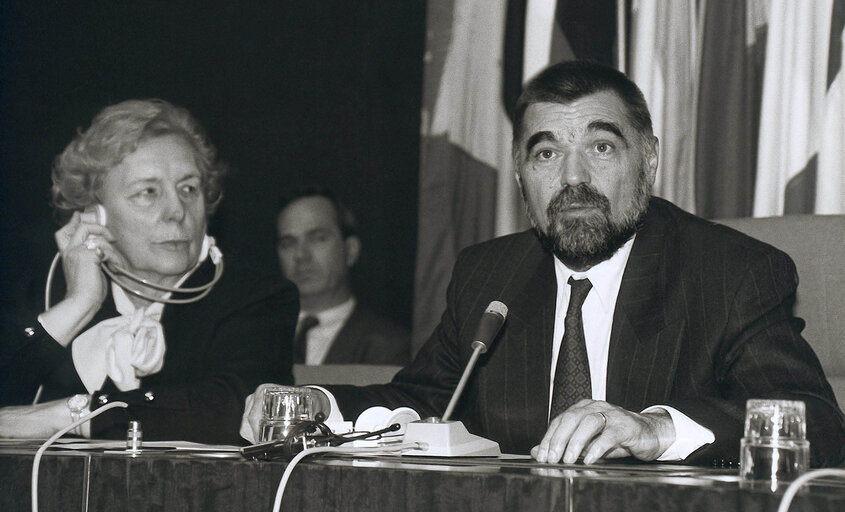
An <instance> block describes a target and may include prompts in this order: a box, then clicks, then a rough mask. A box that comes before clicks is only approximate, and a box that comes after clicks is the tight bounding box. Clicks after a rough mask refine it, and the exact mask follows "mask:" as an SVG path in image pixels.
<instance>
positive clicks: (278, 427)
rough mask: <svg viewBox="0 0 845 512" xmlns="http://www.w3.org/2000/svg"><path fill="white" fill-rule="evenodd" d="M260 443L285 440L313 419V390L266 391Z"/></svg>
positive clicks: (295, 388)
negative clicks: (304, 423)
mask: <svg viewBox="0 0 845 512" xmlns="http://www.w3.org/2000/svg"><path fill="white" fill-rule="evenodd" d="M263 400H264V402H263V414H262V417H261V421H259V427H260V431H259V437H258V442H260V443H265V442H268V441H274V440H279V439H285V438H286V437H287V436H288V435H289V434H290V432H291V430H293V429H294V427H296V426H297V425H300V424H302V423H303V422H305V421H308V420H310V419H311V417H312V409H313V407H312V396H311V389H309V388H298V387H292V386H273V387H268V388H266V389H265V390H264V398H263Z"/></svg>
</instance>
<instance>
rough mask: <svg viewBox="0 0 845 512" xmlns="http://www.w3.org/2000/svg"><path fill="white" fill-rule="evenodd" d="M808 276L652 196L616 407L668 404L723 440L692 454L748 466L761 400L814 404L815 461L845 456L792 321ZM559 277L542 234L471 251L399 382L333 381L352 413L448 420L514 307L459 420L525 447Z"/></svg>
mask: <svg viewBox="0 0 845 512" xmlns="http://www.w3.org/2000/svg"><path fill="white" fill-rule="evenodd" d="M796 286H797V275H796V271H795V266H794V264H793V263H792V260H791V259H790V258H789V257H788V256H787V255H786V254H784V253H782V252H780V251H778V250H777V249H775V248H773V247H771V246H769V245H766V244H764V243H762V242H759V241H756V240H754V239H751V238H749V237H747V236H745V235H743V234H740V233H738V232H736V231H734V230H731V229H729V228H727V227H724V226H719V225H716V224H714V223H711V222H709V221H706V220H704V219H700V218H697V217H695V216H692V215H690V214H688V213H686V212H683V211H682V210H680V209H678V208H677V207H675V206H674V205H672V204H670V203H668V202H666V201H664V200H662V199H657V198H655V199H652V201H651V204H650V207H649V211H648V213H647V215H646V218H645V220H644V222H643V225H642V226H641V228H640V229H639V231H638V234H637V238H636V241H635V242H634V246H633V248H632V252H631V256H630V259H629V260H628V264H627V266H626V268H625V272H624V275H623V278H622V284H621V287H620V290H619V296H618V299H617V305H616V310H615V313H614V318H613V327H612V331H611V338H610V353H609V360H608V376H607V401H608V402H610V403H613V404H616V405H620V406H622V407H624V408H626V409H629V410H632V411H637V412H638V411H640V410H642V409H644V408H646V407H648V406H651V405H660V404H662V405H669V406H672V407H675V408H677V409H678V410H680V411H681V412H683V413H685V414H687V415H688V416H689V417H690V418H692V419H693V420H694V421H696V422H698V423H699V424H701V425H704V426H706V427H707V428H709V429H711V430H712V431H713V433H714V434H715V436H716V441H715V443H713V444H711V445H707V446H705V447H702V448H700V449H699V450H697V451H696V452H694V453H693V454H692V455H691V456H690V457H688V458H687V462H694V463H705V464H709V463H710V462H711V461H713V460H719V459H724V460H736V459H737V457H738V454H739V439H740V438H741V437H742V431H743V420H744V409H745V401H746V400H747V399H749V398H782V399H796V400H803V401H805V402H806V404H807V418H808V438H809V439H810V442H811V458H812V463H813V464H814V465H829V464H834V463H838V462H839V461H842V460H843V459H845V421H843V416H842V413H841V412H840V410H839V409H838V407H837V405H836V402H835V398H834V396H833V392H832V391H831V388H830V386H829V384H828V383H827V381H826V380H825V378H824V375H823V372H822V369H821V366H820V365H819V362H818V359H817V358H816V356H815V355H814V354H813V352H812V350H811V348H810V347H809V345H808V344H807V343H806V342H805V341H804V339H802V338H801V336H800V331H801V329H802V328H803V321H802V320H800V319H796V318H794V317H793V316H792V305H793V302H794V298H795V289H796ZM556 288H557V283H556V280H555V275H554V268H553V258H552V256H551V255H550V254H548V253H546V252H545V251H544V250H543V249H542V247H541V245H540V244H539V242H538V240H537V238H536V236H535V235H534V234H533V233H532V232H524V233H519V234H515V235H510V236H506V237H502V238H498V239H495V240H492V241H489V242H485V243H482V244H479V245H476V246H473V247H470V248H468V249H466V250H464V251H463V252H462V253H461V255H460V256H459V258H458V261H457V263H456V265H455V269H454V272H453V276H452V281H451V283H450V285H449V289H448V296H447V308H446V311H445V312H444V314H443V317H442V319H441V322H440V324H439V325H438V326H437V328H436V329H435V331H434V333H433V334H432V336H431V338H430V339H429V341H428V342H427V343H426V345H425V346H424V347H423V348H422V350H421V351H420V353H419V354H418V355H417V357H416V359H415V360H414V362H413V363H412V364H411V365H410V366H409V367H407V368H405V369H404V370H402V371H401V372H400V373H399V374H397V376H396V377H395V379H394V380H393V382H392V383H391V384H388V385H385V386H370V387H367V388H363V389H357V390H356V389H354V388H349V387H330V388H329V389H330V391H332V392H333V393H334V394H335V396H336V398H337V399H338V403H339V406H340V409H341V412H343V414H344V415H345V416H347V417H355V416H356V415H357V414H359V413H360V412H361V411H362V410H363V409H365V408H366V407H368V406H370V405H373V404H383V405H386V406H388V407H397V406H401V405H410V406H412V407H415V408H417V410H418V411H419V412H420V413H421V414H422V415H423V416H426V415H433V416H440V415H441V414H442V413H443V411H444V409H445V408H446V405H447V403H448V400H449V397H450V394H451V392H452V390H453V389H454V388H455V386H456V385H457V382H458V380H459V378H460V376H461V372H462V371H463V368H464V365H465V364H466V362H467V361H468V359H469V356H470V354H471V346H470V345H471V342H472V336H473V333H474V330H475V326H476V324H477V323H478V320H479V318H480V316H481V314H482V312H483V311H484V309H485V307H486V306H487V304H488V303H489V302H490V301H492V300H500V301H502V302H504V303H505V304H507V305H508V307H509V314H508V319H507V321H506V323H505V325H504V327H503V328H502V330H501V332H500V334H499V336H498V337H497V341H496V342H495V343H494V344H493V346H492V348H491V349H490V350H489V352H488V353H487V354H486V355H485V356H482V358H481V360H480V362H479V364H478V366H477V367H476V370H475V372H474V375H473V377H472V378H471V380H470V382H469V384H468V385H467V387H466V390H465V392H464V394H463V396H462V398H461V401H460V404H459V406H458V410H457V411H456V412H455V415H454V417H455V419H460V420H462V421H463V422H464V423H465V424H466V426H467V428H468V429H470V431H474V432H475V433H478V434H480V435H483V436H485V437H488V438H491V439H493V440H496V441H498V442H499V444H500V445H501V447H502V450H503V451H505V452H514V453H527V452H528V451H529V450H530V449H531V447H532V446H534V445H536V444H537V443H538V442H539V441H540V439H541V438H542V436H543V434H544V433H545V430H546V427H547V410H548V404H549V383H550V368H551V352H552V349H551V347H552V339H551V338H552V334H553V329H554V314H555V293H556Z"/></svg>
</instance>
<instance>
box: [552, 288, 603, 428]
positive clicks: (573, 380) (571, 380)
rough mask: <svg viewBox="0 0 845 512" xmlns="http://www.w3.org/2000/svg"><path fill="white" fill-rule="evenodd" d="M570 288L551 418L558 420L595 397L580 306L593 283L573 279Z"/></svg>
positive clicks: (553, 392)
mask: <svg viewBox="0 0 845 512" xmlns="http://www.w3.org/2000/svg"><path fill="white" fill-rule="evenodd" d="M569 286H570V287H571V288H572V291H571V293H570V294H569V308H567V310H566V319H565V320H564V324H565V327H564V331H563V341H561V343H560V350H559V352H558V355H557V367H556V369H555V385H554V388H553V390H552V407H551V411H550V414H549V419H552V418H555V417H556V416H557V415H559V414H560V413H562V412H563V411H565V410H566V409H568V408H569V407H570V406H571V405H572V404H574V403H575V402H577V401H578V400H581V399H582V398H592V396H593V391H592V386H591V385H590V361H589V359H587V342H586V341H585V339H584V322H583V321H582V319H581V306H582V305H583V304H584V300H585V299H586V298H587V294H588V293H590V289H591V288H592V287H593V284H592V283H591V282H590V280H589V279H577V280H576V279H573V278H572V277H570V278H569Z"/></svg>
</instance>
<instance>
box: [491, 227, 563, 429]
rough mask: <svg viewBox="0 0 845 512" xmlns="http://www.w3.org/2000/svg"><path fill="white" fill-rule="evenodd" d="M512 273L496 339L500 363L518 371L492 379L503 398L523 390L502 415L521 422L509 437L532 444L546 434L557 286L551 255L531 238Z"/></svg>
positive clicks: (506, 289) (503, 295) (504, 291)
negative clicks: (505, 312) (500, 332)
mask: <svg viewBox="0 0 845 512" xmlns="http://www.w3.org/2000/svg"><path fill="white" fill-rule="evenodd" d="M516 269H517V270H516V272H515V273H514V274H512V275H513V278H512V279H510V284H509V285H508V286H506V287H505V288H504V289H503V293H502V301H503V302H505V304H507V305H508V306H509V307H510V309H509V312H508V320H507V324H506V329H505V331H504V334H505V336H503V337H502V339H501V340H500V342H502V343H501V346H500V349H504V350H505V351H506V352H505V358H504V359H502V358H499V361H500V362H502V361H507V366H508V367H510V368H520V371H505V372H504V373H500V374H499V375H497V376H492V375H491V378H496V379H497V380H498V381H499V382H500V384H497V385H496V388H497V389H499V390H500V392H502V393H503V394H510V393H512V392H513V391H515V390H521V392H519V393H518V394H513V396H512V397H511V398H509V404H508V406H507V410H506V411H504V412H505V413H506V415H507V417H509V418H513V417H519V418H521V421H522V428H519V429H515V431H512V432H511V434H513V435H514V436H515V437H519V438H523V439H534V440H535V441H536V440H537V439H540V437H542V435H543V433H544V432H545V427H546V421H547V415H548V403H549V384H550V368H551V354H552V336H553V332H554V314H555V310H554V308H555V296H556V292H557V282H556V280H555V274H554V264H553V260H552V256H551V255H550V254H549V253H547V252H545V251H544V250H543V249H542V247H541V246H540V243H539V241H537V239H536V238H534V237H533V235H532V246H531V247H530V249H529V250H528V251H527V252H526V253H525V254H524V257H523V258H522V260H521V261H518V262H517V265H516ZM497 366H498V365H497ZM499 370H504V367H501V366H500V367H498V368H497V371H499ZM503 388H504V389H503ZM517 396H518V397H519V398H518V399H513V398H515V397H517ZM500 400H501V398H500ZM514 423H515V422H514ZM517 431H519V434H517Z"/></svg>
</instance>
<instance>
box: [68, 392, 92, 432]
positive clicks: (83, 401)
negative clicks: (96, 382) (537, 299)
mask: <svg viewBox="0 0 845 512" xmlns="http://www.w3.org/2000/svg"><path fill="white" fill-rule="evenodd" d="M90 406H91V395H73V396H72V397H70V398H68V399H67V408H68V409H69V410H70V419H71V421H73V422H75V421H77V420H79V419H80V418H84V417H85V416H87V415H88V414H89V413H90V412H91V408H90ZM71 432H72V433H73V434H76V435H78V436H82V425H78V426H77V427H76V428H74V429H73V430H71Z"/></svg>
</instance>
